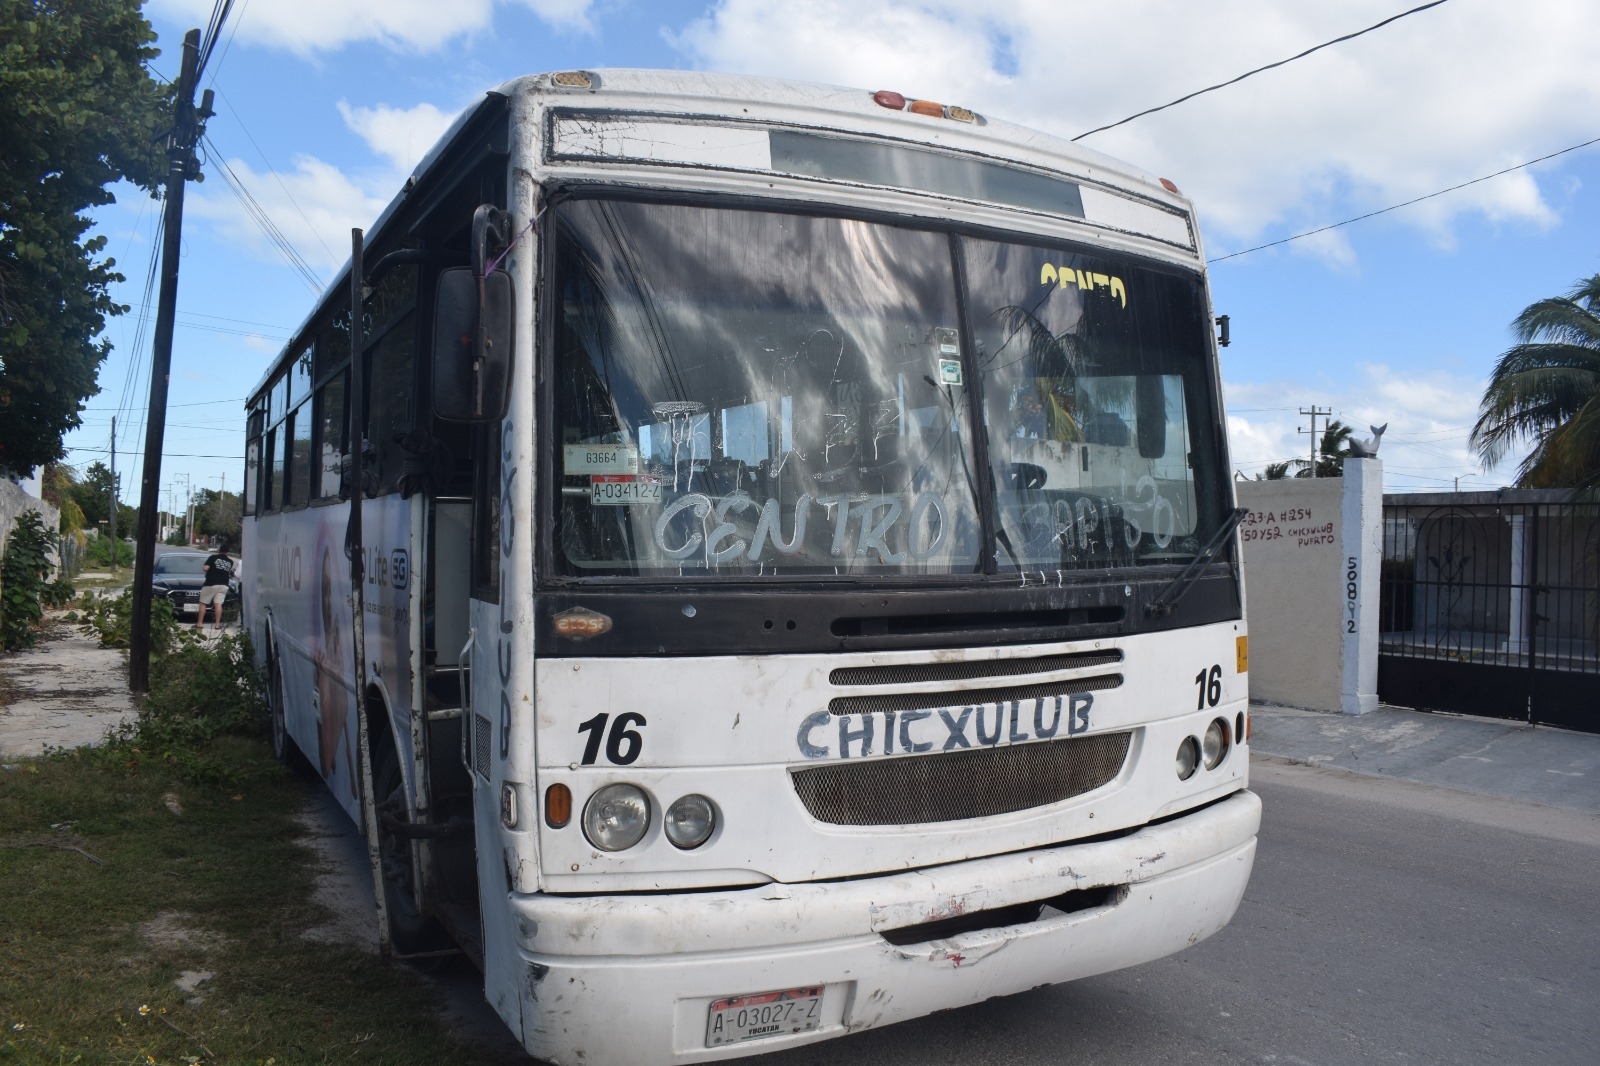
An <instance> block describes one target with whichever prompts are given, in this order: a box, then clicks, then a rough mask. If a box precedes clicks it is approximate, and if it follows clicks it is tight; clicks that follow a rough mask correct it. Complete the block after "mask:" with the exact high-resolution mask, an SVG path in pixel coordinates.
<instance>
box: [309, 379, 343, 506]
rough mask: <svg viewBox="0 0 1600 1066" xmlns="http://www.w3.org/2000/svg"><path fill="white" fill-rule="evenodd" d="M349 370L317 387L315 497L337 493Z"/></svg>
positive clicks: (341, 463) (335, 494)
mask: <svg viewBox="0 0 1600 1066" xmlns="http://www.w3.org/2000/svg"><path fill="white" fill-rule="evenodd" d="M348 374H349V371H348V370H344V371H341V372H339V373H337V374H335V375H334V376H333V377H331V378H329V379H328V380H327V381H325V382H323V383H322V387H321V388H320V389H318V390H317V423H318V425H317V430H318V432H317V446H316V451H317V456H318V458H317V471H318V472H317V474H316V475H315V476H316V478H317V487H316V492H315V496H316V497H317V498H318V499H327V498H328V497H330V496H337V495H339V473H340V469H341V467H342V466H343V463H344V447H345V440H344V438H345V430H346V426H347V425H348V422H347V418H346V414H345V409H344V392H345V389H344V383H345V378H346V377H347V376H348Z"/></svg>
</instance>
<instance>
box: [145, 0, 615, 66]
mask: <svg viewBox="0 0 1600 1066" xmlns="http://www.w3.org/2000/svg"><path fill="white" fill-rule="evenodd" d="M516 2H517V3H519V4H520V5H522V6H523V7H526V8H528V9H529V10H531V11H532V12H533V13H534V14H536V15H538V16H539V17H540V18H541V19H543V20H545V21H546V22H548V23H549V24H550V25H551V26H553V27H555V28H557V29H562V30H581V31H587V30H589V29H590V28H591V27H590V24H589V8H590V6H591V4H592V2H593V0H516ZM494 6H495V0H448V2H444V3H441V2H439V0H332V2H329V0H259V2H257V3H255V4H251V5H248V6H244V5H241V6H239V7H236V8H235V9H234V16H233V17H234V19H235V20H236V21H235V23H234V27H233V28H235V29H237V32H238V39H239V40H240V41H241V42H253V43H257V44H262V45H266V46H268V47H271V48H283V49H287V50H288V51H290V52H294V53H295V54H297V55H301V56H308V55H312V54H314V53H319V52H335V51H338V50H339V49H341V48H343V47H344V46H346V45H348V44H353V43H356V42H360V41H375V42H377V43H379V44H382V45H384V46H385V47H388V48H392V49H395V50H396V51H409V52H428V51H433V50H434V49H437V48H441V47H443V46H444V45H446V44H449V43H450V42H451V41H453V40H455V39H456V38H457V37H462V36H470V35H472V34H475V33H480V32H482V31H484V30H486V29H488V28H489V26H490V24H491V22H492V20H493V17H494ZM151 7H152V8H154V9H156V10H158V11H161V12H163V13H165V14H167V15H170V16H172V17H174V18H180V17H181V18H182V19H186V20H188V22H189V23H190V24H192V25H204V24H205V23H206V22H207V20H209V19H210V17H211V8H212V2H211V0H152V3H151ZM225 32H232V30H231V29H230V30H228V31H225Z"/></svg>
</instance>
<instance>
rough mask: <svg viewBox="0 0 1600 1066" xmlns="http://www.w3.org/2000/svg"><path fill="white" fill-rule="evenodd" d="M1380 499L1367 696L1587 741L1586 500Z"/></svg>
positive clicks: (1593, 704)
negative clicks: (1373, 679)
mask: <svg viewBox="0 0 1600 1066" xmlns="http://www.w3.org/2000/svg"><path fill="white" fill-rule="evenodd" d="M1566 498H1567V493H1565V492H1561V491H1553V490H1505V491H1503V492H1500V493H1493V492H1472V493H1450V494H1438V495H1415V496H1396V495H1389V496H1385V497H1384V504H1383V572H1382V582H1381V592H1380V600H1379V616H1380V622H1379V633H1380V636H1379V648H1378V698H1379V699H1381V700H1382V701H1383V702H1385V703H1391V704H1395V705H1398V706H1402V707H1417V708H1425V709H1429V710H1440V711H1456V712H1459V713H1461V714H1472V715H1484V716H1488V717H1492V718H1510V719H1515V720H1516V721H1519V722H1534V723H1538V724H1540V725H1558V726H1563V727H1565V728H1567V729H1581V730H1584V731H1586V732H1590V733H1600V503H1570V502H1566Z"/></svg>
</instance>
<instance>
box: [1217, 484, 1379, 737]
mask: <svg viewBox="0 0 1600 1066" xmlns="http://www.w3.org/2000/svg"><path fill="white" fill-rule="evenodd" d="M1234 487H1235V489H1236V491H1237V493H1238V500H1239V506H1241V507H1248V508H1249V509H1250V516H1249V517H1248V518H1246V519H1245V520H1244V524H1243V525H1242V526H1240V527H1239V536H1240V538H1241V539H1242V540H1243V542H1244V544H1243V546H1244V583H1245V595H1246V597H1247V602H1246V608H1245V610H1246V617H1247V618H1248V619H1249V622H1250V698H1251V699H1255V700H1261V701H1262V702H1264V703H1276V704H1280V705H1282V706H1285V707H1304V708H1307V709H1309V710H1317V711H1338V710H1340V709H1341V707H1340V700H1339V691H1340V687H1341V670H1340V658H1341V656H1340V650H1341V645H1342V641H1341V640H1340V635H1339V630H1340V624H1339V618H1338V616H1337V614H1335V613H1334V612H1336V611H1338V610H1341V609H1342V604H1343V597H1342V587H1343V586H1342V578H1341V575H1340V566H1339V564H1340V554H1339V552H1340V538H1339V526H1340V511H1341V508H1342V504H1343V502H1344V479H1343V478H1284V479H1282V480H1279V481H1240V482H1238V483H1237V484H1236V485H1235V486H1234ZM1373 599H1374V601H1376V599H1377V597H1376V596H1374V597H1373ZM1374 628H1376V627H1374Z"/></svg>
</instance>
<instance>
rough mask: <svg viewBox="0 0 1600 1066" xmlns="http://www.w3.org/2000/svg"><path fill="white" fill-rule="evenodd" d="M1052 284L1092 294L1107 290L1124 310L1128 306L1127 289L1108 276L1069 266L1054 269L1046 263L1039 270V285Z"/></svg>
mask: <svg viewBox="0 0 1600 1066" xmlns="http://www.w3.org/2000/svg"><path fill="white" fill-rule="evenodd" d="M1052 283H1054V284H1055V285H1057V286H1059V287H1060V288H1063V289H1064V288H1066V287H1067V286H1068V285H1076V286H1077V287H1078V288H1079V289H1081V290H1082V291H1084V292H1093V291H1094V290H1096V289H1106V290H1109V292H1110V294H1111V298H1112V299H1113V300H1116V301H1118V302H1119V303H1120V304H1121V305H1122V307H1123V309H1124V310H1126V309H1127V306H1128V288H1127V286H1126V285H1124V284H1123V283H1122V279H1121V278H1118V277H1113V276H1111V275H1110V274H1095V273H1092V272H1091V271H1087V270H1074V269H1073V268H1072V267H1069V266H1062V267H1059V268H1058V267H1056V266H1054V265H1053V264H1050V263H1046V264H1045V265H1044V266H1042V267H1040V268H1039V284H1040V285H1049V284H1052Z"/></svg>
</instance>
